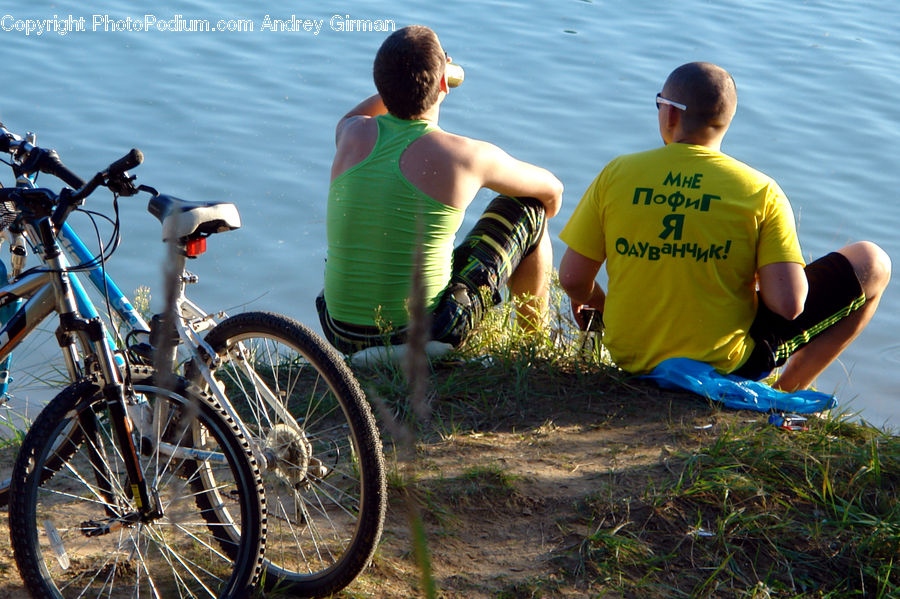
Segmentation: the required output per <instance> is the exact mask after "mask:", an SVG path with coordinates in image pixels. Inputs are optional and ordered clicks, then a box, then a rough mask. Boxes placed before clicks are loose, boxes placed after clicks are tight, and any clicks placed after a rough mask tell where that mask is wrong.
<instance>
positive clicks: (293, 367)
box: [191, 312, 386, 597]
mask: <svg viewBox="0 0 900 599" xmlns="http://www.w3.org/2000/svg"><path fill="white" fill-rule="evenodd" d="M205 340H206V342H207V343H208V344H209V345H210V346H211V347H212V349H213V350H214V351H215V353H216V356H217V357H218V359H219V360H218V367H217V368H216V369H215V371H214V375H215V377H216V380H217V381H218V382H219V384H220V386H224V391H225V394H226V395H227V397H228V399H229V401H230V402H231V403H232V406H233V407H234V408H235V410H236V411H237V413H238V414H239V416H240V417H241V419H242V420H243V421H244V424H245V425H246V427H247V428H248V430H249V432H250V435H251V437H252V438H253V442H255V443H257V445H258V447H259V448H260V449H261V450H262V452H263V454H264V455H266V457H267V460H266V462H267V464H266V467H265V468H264V470H263V479H264V484H265V488H266V502H267V505H268V508H269V528H268V532H267V536H266V560H265V569H264V572H263V581H264V585H265V587H267V588H269V589H278V590H282V591H284V592H286V593H289V594H291V595H294V596H308V597H319V596H327V595H331V594H332V593H335V592H337V591H339V590H340V589H343V588H344V587H346V586H347V585H348V584H350V583H351V582H352V581H353V580H354V579H355V578H356V577H357V576H358V575H359V573H360V572H361V571H362V570H363V569H364V568H365V567H366V565H367V564H368V563H369V562H370V561H371V559H372V556H373V555H374V552H375V549H376V546H377V544H378V541H379V539H380V537H381V533H382V529H383V526H384V514H385V509H386V489H385V474H384V458H383V456H382V451H381V440H380V438H379V435H378V430H377V428H376V426H375V419H374V417H373V415H372V411H371V408H370V407H369V404H368V402H367V401H366V398H365V395H364V394H363V392H362V389H361V388H360V386H359V383H358V382H357V381H356V378H355V377H354V376H353V373H352V372H351V371H350V369H349V368H348V367H347V365H346V364H345V363H344V361H343V359H342V358H341V357H340V356H339V355H338V354H337V352H336V351H335V350H334V349H333V348H331V346H330V345H328V344H327V343H326V342H325V341H324V340H323V339H322V338H321V337H319V336H318V335H317V334H316V333H314V332H313V331H312V330H311V329H309V328H308V327H306V326H304V325H302V324H301V323H299V322H297V321H295V320H293V319H291V318H288V317H285V316H282V315H279V314H274V313H270V312H246V313H243V314H237V315H235V316H232V317H230V318H228V319H226V320H224V321H222V322H221V323H219V324H218V325H216V326H215V327H214V328H213V329H212V330H211V331H210V332H209V333H208V334H207V336H206V339H205ZM251 363H252V368H253V373H252V375H251V374H250V371H249V370H247V368H246V365H247V364H251ZM252 377H257V378H256V383H257V384H254V381H253V379H252ZM191 380H193V379H191ZM260 382H263V383H264V384H259V383H260ZM267 390H269V391H273V392H274V393H273V394H272V395H271V396H269V400H268V401H267V400H266V391H267ZM275 395H277V398H278V400H279V401H280V404H281V405H282V406H284V407H286V409H287V411H288V412H289V413H288V414H285V413H283V412H282V413H281V414H280V415H279V414H277V413H276V411H277V410H276V408H275V407H273V405H272V404H271V400H272V398H273V396H275ZM288 417H290V421H288Z"/></svg>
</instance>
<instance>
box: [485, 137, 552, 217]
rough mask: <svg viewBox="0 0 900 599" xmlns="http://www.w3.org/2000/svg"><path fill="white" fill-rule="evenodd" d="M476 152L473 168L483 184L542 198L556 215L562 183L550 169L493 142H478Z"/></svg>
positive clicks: (507, 192)
mask: <svg viewBox="0 0 900 599" xmlns="http://www.w3.org/2000/svg"><path fill="white" fill-rule="evenodd" d="M475 143H476V144H477V152H476V155H475V156H474V157H473V168H474V169H475V170H476V172H477V173H479V175H480V176H481V180H482V182H481V185H482V186H483V187H487V188H489V189H493V190H494V191H496V192H498V193H503V194H506V195H511V196H520V197H521V196H528V197H533V198H536V199H537V200H539V201H540V202H541V203H542V204H543V205H544V208H546V210H547V216H548V217H553V216H556V214H557V213H558V212H559V208H560V206H561V205H562V193H563V184H562V182H560V180H559V179H557V178H556V176H554V175H553V173H551V172H550V171H548V170H547V169H545V168H541V167H539V166H535V165H533V164H529V163H527V162H522V161H521V160H517V159H515V158H513V157H512V156H510V155H509V154H507V153H506V152H504V151H503V150H501V149H500V148H498V147H497V146H495V145H493V144H489V143H486V142H475Z"/></svg>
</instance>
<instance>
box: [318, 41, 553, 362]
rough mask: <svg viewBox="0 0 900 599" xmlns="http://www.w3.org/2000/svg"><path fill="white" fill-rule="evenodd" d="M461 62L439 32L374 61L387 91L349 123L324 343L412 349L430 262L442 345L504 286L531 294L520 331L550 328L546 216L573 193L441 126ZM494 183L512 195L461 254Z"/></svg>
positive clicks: (343, 133) (335, 198) (332, 207)
mask: <svg viewBox="0 0 900 599" xmlns="http://www.w3.org/2000/svg"><path fill="white" fill-rule="evenodd" d="M448 63H449V58H448V57H447V54H446V53H445V52H444V50H443V48H442V47H441V44H440V41H439V40H438V38H437V35H435V33H434V32H433V31H432V30H430V29H428V28H427V27H422V26H412V27H405V28H403V29H400V30H398V31H396V32H394V33H392V34H391V35H390V36H389V37H388V38H387V39H386V40H385V42H384V43H383V44H382V46H381V48H380V49H379V51H378V53H377V55H376V57H375V64H374V79H375V86H376V88H377V90H378V93H377V94H375V95H374V96H371V97H370V98H368V99H366V100H364V101H362V102H361V103H360V104H359V105H357V106H356V107H355V108H353V109H352V110H351V111H350V112H348V113H347V114H346V115H344V117H343V118H341V120H340V121H339V122H338V125H337V131H336V136H335V141H336V145H337V151H336V154H335V157H334V162H333V164H332V167H331V186H330V189H329V194H328V211H327V219H326V220H327V229H328V257H327V261H326V265H325V288H324V291H323V293H322V295H320V296H319V298H318V299H317V301H316V306H317V308H318V311H319V316H320V320H321V322H322V327H323V330H324V333H325V336H326V337H327V338H328V340H329V341H331V343H332V344H334V345H335V347H337V348H338V349H339V350H341V351H343V352H345V353H351V352H354V351H358V350H361V349H365V348H367V347H373V346H377V345H383V344H385V343H392V344H393V343H402V342H403V341H404V339H405V335H406V329H407V325H408V324H409V312H408V304H409V301H410V291H411V284H412V278H413V273H414V271H415V269H416V267H415V263H416V259H417V253H420V261H421V263H422V268H421V276H422V283H423V287H424V302H425V307H426V310H427V311H428V312H429V313H430V314H431V338H432V339H434V340H438V341H444V342H447V343H450V344H453V345H458V344H459V343H461V342H462V340H463V339H465V337H466V336H467V335H468V334H469V333H470V332H471V330H472V329H473V328H474V327H475V326H476V325H477V324H478V322H479V321H480V320H481V318H482V315H483V314H484V312H485V310H486V309H487V308H488V307H490V305H491V304H497V303H499V302H500V301H501V299H502V298H501V291H502V289H503V288H504V287H508V288H509V290H510V292H511V293H512V295H513V296H525V297H531V299H530V300H529V301H528V302H525V303H524V304H523V305H522V306H521V307H520V308H519V310H518V313H517V321H518V324H519V326H521V327H523V328H525V329H534V328H537V327H540V326H542V325H543V323H544V318H545V315H546V309H547V296H548V292H549V279H550V272H551V269H552V263H553V259H552V250H551V245H550V238H549V235H548V233H547V225H546V219H547V218H550V217H552V216H554V215H556V213H557V212H558V211H559V207H560V204H561V202H562V190H563V189H562V184H561V183H560V182H559V180H558V179H557V178H556V177H555V176H553V174H551V173H550V172H549V171H547V170H545V169H543V168H540V167H537V166H534V165H531V164H528V163H525V162H521V161H519V160H516V159H514V158H512V157H511V156H510V155H509V154H507V153H506V152H504V151H502V150H501V149H500V148H498V147H496V146H494V145H493V144H490V143H486V142H483V141H477V140H474V139H470V138H468V137H463V136H460V135H454V134H452V133H448V132H445V131H443V130H442V129H441V128H440V127H439V126H438V116H439V112H440V106H441V103H442V102H443V100H444V98H445V97H446V96H447V93H448V92H449V89H450V87H449V85H448V81H447V74H446V66H447V64H448ZM483 187H486V188H488V189H491V190H494V191H496V192H497V193H498V194H500V195H499V196H497V197H496V198H495V199H494V200H493V201H492V202H491V203H490V204H489V206H488V207H487V209H486V210H485V212H484V214H483V215H482V216H481V219H480V220H479V221H478V223H477V224H476V226H475V227H474V228H473V230H472V231H471V232H470V233H469V234H468V235H467V236H466V238H465V239H464V240H463V242H462V243H461V244H459V245H458V246H456V244H455V241H456V233H457V231H458V230H459V228H460V226H461V224H462V221H463V216H464V214H465V210H466V208H468V206H469V204H470V203H471V202H472V200H473V199H474V198H475V195H476V193H477V192H478V191H479V190H480V189H481V188H483Z"/></svg>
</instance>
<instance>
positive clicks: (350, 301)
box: [325, 114, 464, 327]
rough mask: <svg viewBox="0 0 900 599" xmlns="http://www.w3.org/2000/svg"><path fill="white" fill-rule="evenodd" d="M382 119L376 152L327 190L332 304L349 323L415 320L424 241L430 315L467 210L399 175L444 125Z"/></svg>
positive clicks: (328, 286)
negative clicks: (417, 144)
mask: <svg viewBox="0 0 900 599" xmlns="http://www.w3.org/2000/svg"><path fill="white" fill-rule="evenodd" d="M376 122H377V123H378V140H377V141H376V142H375V147H374V148H372V152H371V153H370V154H369V156H367V157H366V158H365V159H364V160H363V161H362V162H360V163H359V164H357V165H355V166H353V167H351V168H349V169H348V170H347V171H346V172H344V173H342V174H341V175H340V176H338V177H337V178H336V179H335V180H334V181H333V182H332V183H331V187H330V189H329V192H328V211H327V216H326V222H327V230H328V259H327V261H326V263H325V302H326V304H327V306H328V312H329V314H330V315H331V317H332V318H335V319H337V320H340V321H343V322H346V323H350V324H355V325H364V326H382V325H385V324H389V325H391V326H393V327H401V326H404V325H406V324H407V321H408V319H409V317H408V313H407V309H406V305H407V298H408V297H409V291H410V282H411V277H412V272H413V263H414V260H415V248H416V245H417V240H418V238H419V236H420V235H421V238H422V240H423V242H422V248H423V252H424V255H423V259H424V272H423V274H424V282H425V305H426V307H427V308H428V309H429V310H431V309H433V308H434V306H435V304H436V303H437V301H438V299H439V296H440V293H441V291H442V290H443V289H444V287H446V286H447V283H448V282H449V280H450V272H451V266H452V255H453V247H454V242H455V239H456V232H457V230H459V227H460V225H461V224H462V219H463V214H464V212H463V211H462V210H459V209H457V208H453V207H451V206H447V205H446V204H442V203H440V202H438V201H437V200H435V199H433V198H431V197H429V196H427V195H426V194H425V193H423V192H422V191H420V190H419V189H417V188H416V187H415V186H414V185H413V184H412V183H410V182H409V180H407V178H406V177H405V176H403V173H402V172H401V171H400V156H401V154H403V151H404V150H406V148H407V147H408V146H409V144H411V143H412V142H413V141H415V140H416V139H418V138H419V137H421V136H422V135H425V134H426V133H429V132H431V131H435V130H438V127H437V125H434V124H432V123H429V122H428V121H423V120H414V121H407V120H403V119H398V118H396V117H394V116H392V115H390V114H386V115H381V116H378V117H377V118H376ZM420 231H421V233H420Z"/></svg>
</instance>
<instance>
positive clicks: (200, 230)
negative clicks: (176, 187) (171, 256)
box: [147, 194, 241, 242]
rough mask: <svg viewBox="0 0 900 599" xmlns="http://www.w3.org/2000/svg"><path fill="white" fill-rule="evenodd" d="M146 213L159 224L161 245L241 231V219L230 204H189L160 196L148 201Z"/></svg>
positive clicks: (185, 201) (235, 208) (235, 207)
mask: <svg viewBox="0 0 900 599" xmlns="http://www.w3.org/2000/svg"><path fill="white" fill-rule="evenodd" d="M147 211H148V212H150V214H152V215H153V216H155V217H156V218H158V219H159V222H161V223H162V239H163V241H164V242H169V241H172V240H178V239H183V238H185V237H191V236H193V235H202V236H207V235H212V234H213V233H224V232H225V231H232V230H234V229H240V228H241V215H240V214H238V209H237V206H235V205H234V204H232V203H230V202H189V201H187V200H181V199H178V198H176V197H174V196H170V195H165V194H163V195H158V196H155V197H153V198H150V202H149V203H148V204H147Z"/></svg>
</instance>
